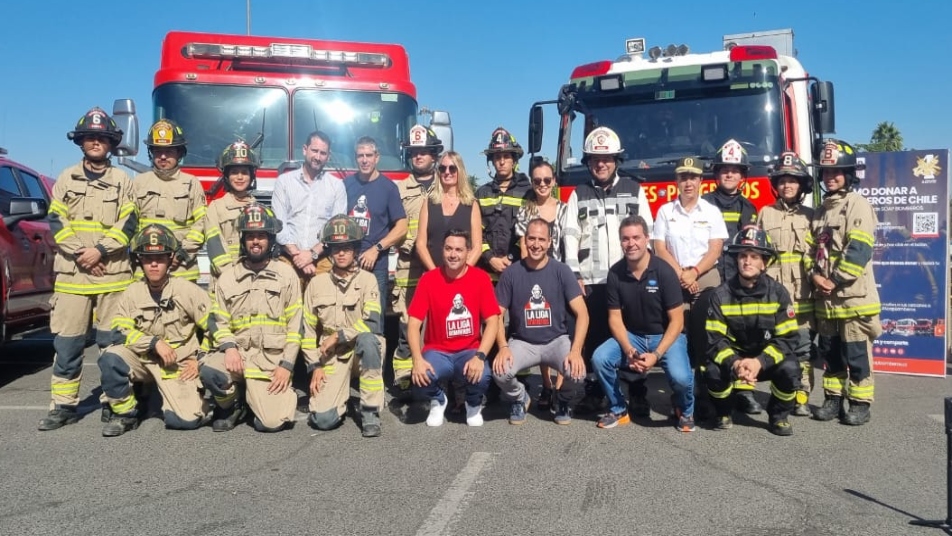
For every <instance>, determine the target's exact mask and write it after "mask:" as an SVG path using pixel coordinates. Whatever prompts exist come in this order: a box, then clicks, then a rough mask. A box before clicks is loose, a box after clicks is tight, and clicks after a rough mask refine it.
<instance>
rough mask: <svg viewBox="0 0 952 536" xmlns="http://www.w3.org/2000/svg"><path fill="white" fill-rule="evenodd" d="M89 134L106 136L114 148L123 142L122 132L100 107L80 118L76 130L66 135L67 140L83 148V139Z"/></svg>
mask: <svg viewBox="0 0 952 536" xmlns="http://www.w3.org/2000/svg"><path fill="white" fill-rule="evenodd" d="M89 134H96V135H100V136H105V137H106V138H108V139H109V141H110V142H111V143H112V146H113V147H115V146H116V145H119V142H120V141H122V131H121V130H119V127H118V126H116V122H115V121H113V120H112V118H111V117H109V114H107V113H106V112H105V110H103V109H102V108H99V107H98V106H97V107H95V108H93V109H91V110H89V111H88V112H86V115H84V116H82V117H80V118H79V121H77V122H76V128H74V129H73V130H71V131H69V132H67V133H66V138H67V139H69V140H71V141H72V142H73V143H75V144H76V145H79V146H80V147H82V145H83V139H85V137H86V136H87V135H89Z"/></svg>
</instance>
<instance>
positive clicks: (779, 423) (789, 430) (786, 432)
mask: <svg viewBox="0 0 952 536" xmlns="http://www.w3.org/2000/svg"><path fill="white" fill-rule="evenodd" d="M770 433H772V434H774V435H778V436H791V435H793V426H792V425H791V424H790V421H789V420H787V418H786V417H784V418H782V419H776V420H775V419H770Z"/></svg>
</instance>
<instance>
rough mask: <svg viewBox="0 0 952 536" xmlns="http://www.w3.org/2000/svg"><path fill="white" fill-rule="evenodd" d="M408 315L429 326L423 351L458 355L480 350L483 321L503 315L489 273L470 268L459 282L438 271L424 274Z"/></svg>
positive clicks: (425, 334)
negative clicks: (467, 351) (458, 353)
mask: <svg viewBox="0 0 952 536" xmlns="http://www.w3.org/2000/svg"><path fill="white" fill-rule="evenodd" d="M408 314H409V315H410V316H412V317H413V318H416V319H418V320H421V321H424V322H425V326H426V327H425V328H424V331H423V351H424V352H426V351H427V350H437V351H439V352H446V353H456V352H460V351H462V350H475V349H476V348H479V340H480V327H481V325H482V321H483V320H485V319H487V318H490V317H492V316H495V315H498V314H499V303H498V302H497V301H496V293H495V292H494V291H493V284H492V281H490V279H489V275H487V274H486V272H484V271H482V270H480V269H479V268H475V267H472V266H470V267H469V268H467V269H466V273H464V274H463V275H462V277H460V278H458V279H449V278H447V277H446V275H444V274H443V270H442V269H440V268H436V269H433V270H430V271H429V272H427V273H425V274H423V277H421V278H420V283H419V284H418V285H417V289H416V293H414V294H413V301H412V302H410V308H409V310H408Z"/></svg>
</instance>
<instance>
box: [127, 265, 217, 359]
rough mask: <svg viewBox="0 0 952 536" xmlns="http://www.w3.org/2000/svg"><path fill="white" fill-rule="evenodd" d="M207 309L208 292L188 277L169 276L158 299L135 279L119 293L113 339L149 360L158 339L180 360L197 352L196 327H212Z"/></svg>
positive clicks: (204, 328)
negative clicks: (170, 348)
mask: <svg viewBox="0 0 952 536" xmlns="http://www.w3.org/2000/svg"><path fill="white" fill-rule="evenodd" d="M210 312H211V301H210V299H209V297H208V293H207V292H205V291H204V290H202V288H201V287H199V286H198V285H196V284H195V283H192V282H191V281H186V280H185V279H179V278H175V277H171V278H169V282H168V284H167V285H166V286H165V288H164V289H162V294H161V296H160V297H159V299H158V300H156V299H155V298H153V297H152V294H151V293H150V292H149V286H148V284H147V283H146V282H145V281H136V282H135V283H133V284H131V285H129V288H127V289H126V290H125V292H123V293H122V296H120V297H119V304H118V306H117V311H116V316H115V317H113V319H112V330H113V343H115V344H122V345H124V346H125V347H126V348H128V349H129V350H130V351H132V352H133V353H134V354H136V355H138V356H139V357H141V358H142V359H150V360H151V359H154V358H155V356H153V355H150V354H152V352H153V351H154V350H155V345H156V343H157V342H158V341H160V340H162V341H165V342H166V343H168V345H169V346H171V347H172V348H174V349H175V353H176V354H177V356H178V362H179V363H181V362H182V361H183V360H185V359H188V358H192V357H196V356H197V354H198V353H199V341H198V329H202V330H205V332H206V333H208V332H209V331H211V330H213V329H214V321H213V320H212V319H211V318H210V315H209V313H210ZM210 323H211V325H210Z"/></svg>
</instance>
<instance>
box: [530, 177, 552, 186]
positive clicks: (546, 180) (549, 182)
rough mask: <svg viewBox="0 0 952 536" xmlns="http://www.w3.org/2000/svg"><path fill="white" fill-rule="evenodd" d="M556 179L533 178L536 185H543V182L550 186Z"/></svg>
mask: <svg viewBox="0 0 952 536" xmlns="http://www.w3.org/2000/svg"><path fill="white" fill-rule="evenodd" d="M554 180H555V179H554V178H553V177H539V178H538V179H532V184H533V185H535V186H542V185H543V184H544V185H546V186H549V185H550V184H552V181H554Z"/></svg>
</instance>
